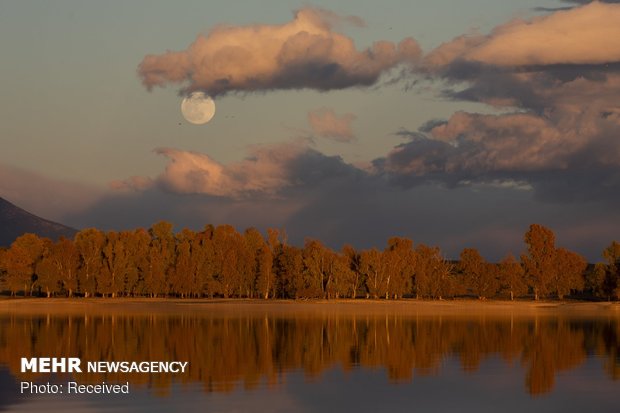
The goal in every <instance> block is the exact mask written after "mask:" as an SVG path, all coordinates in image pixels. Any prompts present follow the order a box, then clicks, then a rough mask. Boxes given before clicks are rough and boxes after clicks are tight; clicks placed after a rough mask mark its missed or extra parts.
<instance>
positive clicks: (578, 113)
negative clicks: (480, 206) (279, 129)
mask: <svg viewBox="0 0 620 413" xmlns="http://www.w3.org/2000/svg"><path fill="white" fill-rule="evenodd" d="M618 21H620V5H617V4H604V3H592V4H588V5H585V6H582V7H576V8H573V9H571V10H568V11H557V12H555V13H553V14H551V15H548V16H544V17H537V18H534V19H532V20H530V21H522V20H516V21H512V22H509V23H507V24H504V25H501V26H498V27H497V28H495V29H493V30H492V31H491V33H490V34H488V35H481V34H474V35H464V36H459V37H457V38H455V39H454V40H452V41H451V42H447V43H445V44H443V45H441V46H439V47H438V48H437V49H435V50H432V51H431V52H430V53H428V54H427V55H426V56H425V57H424V59H423V61H424V64H423V65H422V69H421V73H422V74H423V75H424V76H427V77H429V78H430V79H432V80H442V81H443V82H444V83H443V84H444V86H445V88H444V89H443V90H442V91H441V94H442V95H443V96H444V97H446V98H448V99H452V100H465V101H472V102H478V103H484V104H487V105H490V106H493V107H495V108H499V109H501V110H502V112H503V113H500V114H479V113H467V112H462V111H461V112H457V113H455V114H453V115H452V116H451V117H450V118H449V119H448V120H444V121H438V120H433V121H430V122H428V123H427V124H426V125H423V126H422V127H421V128H420V129H419V130H417V131H409V130H401V131H399V132H397V134H399V135H400V136H404V137H407V138H408V141H407V142H405V143H403V144H402V145H400V146H398V147H396V148H394V149H393V150H392V151H391V152H390V153H388V154H387V156H386V157H385V158H380V159H377V160H375V161H374V165H375V169H376V170H378V171H382V172H384V173H385V174H386V175H387V176H388V177H389V178H390V179H391V180H392V182H396V183H398V184H399V185H403V186H405V187H411V186H413V185H421V184H424V183H428V182H435V183H441V184H444V185H447V186H449V187H454V186H463V185H479V184H486V185H488V184H489V183H496V184H497V183H502V182H503V183H518V186H519V187H523V188H528V187H530V188H532V189H533V191H534V193H535V195H536V197H538V198H539V199H544V200H546V201H553V202H567V201H592V200H599V201H604V202H609V203H611V204H613V205H618V203H619V202H620V195H619V193H620V191H618V188H620V140H618V136H619V133H620V106H618V102H619V101H620V42H618V40H617V39H619V38H620V25H618V24H617V22H618ZM566 41H568V42H569V43H565V42H566Z"/></svg>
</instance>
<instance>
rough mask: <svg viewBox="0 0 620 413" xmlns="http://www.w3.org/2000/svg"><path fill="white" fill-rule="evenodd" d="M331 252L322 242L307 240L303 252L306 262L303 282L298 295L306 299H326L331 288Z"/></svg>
mask: <svg viewBox="0 0 620 413" xmlns="http://www.w3.org/2000/svg"><path fill="white" fill-rule="evenodd" d="M330 252H331V251H329V250H328V249H327V248H326V247H325V246H324V245H323V244H321V242H320V241H317V240H313V239H307V240H306V244H305V245H304V249H303V252H302V255H303V261H304V271H303V282H302V285H301V288H300V289H298V293H299V294H300V295H301V296H303V297H306V298H318V297H326V298H327V294H326V291H327V290H328V289H329V288H330V287H331V286H330V284H331V283H332V272H331V269H330V266H331V264H332V259H331V256H330Z"/></svg>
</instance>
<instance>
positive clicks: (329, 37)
mask: <svg viewBox="0 0 620 413" xmlns="http://www.w3.org/2000/svg"><path fill="white" fill-rule="evenodd" d="M338 23H353V24H355V25H358V26H359V25H361V24H362V21H361V20H360V19H359V18H355V17H344V18H343V17H339V16H337V15H336V14H334V13H332V12H329V11H326V10H321V9H316V8H303V9H301V10H299V11H297V12H296V13H295V17H294V19H293V20H292V21H290V22H288V23H285V24H281V25H252V26H240V27H237V26H218V27H216V28H214V29H213V30H211V31H210V32H209V33H208V34H207V35H199V36H198V37H197V38H196V40H195V41H194V42H193V43H192V44H191V45H190V46H189V47H188V48H187V49H186V50H184V51H179V52H167V53H164V54H160V55H147V56H145V57H144V59H143V61H142V62H141V63H140V65H139V67H138V74H139V76H140V77H141V78H142V82H143V84H144V85H145V86H146V87H147V88H149V89H151V88H152V87H154V86H165V85H167V84H170V83H177V84H183V85H185V87H186V90H187V91H188V90H197V89H200V90H204V91H206V92H207V93H209V94H210V95H212V96H215V95H218V94H224V93H228V92H251V91H260V90H273V89H303V88H309V89H317V90H331V89H342V88H347V87H353V86H368V85H372V84H374V83H375V82H376V81H377V80H378V79H379V77H380V76H381V75H382V74H384V73H385V72H386V71H388V70H390V69H392V68H394V67H395V66H398V65H399V64H402V63H409V62H412V61H414V60H416V59H417V58H418V57H419V56H420V53H421V52H420V48H419V46H418V44H417V43H416V42H415V41H414V40H413V39H411V38H406V39H404V40H402V41H401V42H400V43H398V44H394V43H392V42H387V41H378V42H375V43H374V44H373V45H372V46H371V47H370V48H368V49H365V50H358V49H357V48H356V47H355V44H354V43H353V40H352V39H351V38H349V37H347V36H345V35H343V34H341V33H338V32H336V31H334V26H335V25H336V24H338Z"/></svg>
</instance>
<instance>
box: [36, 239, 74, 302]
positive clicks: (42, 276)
mask: <svg viewBox="0 0 620 413" xmlns="http://www.w3.org/2000/svg"><path fill="white" fill-rule="evenodd" d="M79 265H80V255H79V253H78V251H77V248H76V247H75V244H74V242H73V241H72V240H70V239H66V238H64V237H61V238H60V240H58V242H56V243H54V244H51V245H50V246H49V249H48V250H47V251H46V253H45V254H44V256H43V259H42V260H41V261H40V262H39V265H38V266H37V275H38V277H39V279H38V283H39V285H40V286H41V288H43V289H44V290H45V292H46V294H47V296H48V297H50V296H51V295H52V294H53V293H55V292H57V291H59V290H60V289H61V288H62V289H64V290H65V291H66V293H67V295H68V296H69V297H71V296H73V292H74V291H76V290H77V287H78V279H77V272H78V268H79Z"/></svg>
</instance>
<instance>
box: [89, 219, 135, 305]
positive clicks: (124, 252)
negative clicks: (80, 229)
mask: <svg viewBox="0 0 620 413" xmlns="http://www.w3.org/2000/svg"><path fill="white" fill-rule="evenodd" d="M130 243H131V237H130V234H129V232H114V231H110V232H108V233H107V234H106V243H105V245H104V246H103V257H102V258H103V259H102V268H101V274H100V277H99V280H98V286H97V288H98V291H99V292H100V293H101V294H103V295H104V297H105V295H106V294H109V295H111V296H112V297H116V295H117V294H118V293H120V292H124V291H125V283H126V280H127V274H128V273H129V271H130V266H131V256H130V254H129V244H130Z"/></svg>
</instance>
